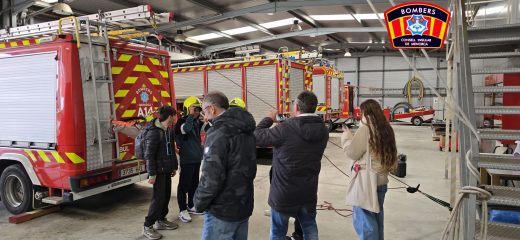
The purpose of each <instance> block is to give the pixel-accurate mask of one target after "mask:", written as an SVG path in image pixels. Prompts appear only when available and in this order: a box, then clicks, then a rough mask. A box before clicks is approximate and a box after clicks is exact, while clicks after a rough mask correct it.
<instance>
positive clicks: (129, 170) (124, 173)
mask: <svg viewBox="0 0 520 240" xmlns="http://www.w3.org/2000/svg"><path fill="white" fill-rule="evenodd" d="M138 169H139V170H138ZM143 171H144V165H140V166H134V167H129V168H125V169H121V170H120V171H119V176H121V177H126V176H130V175H133V174H138V173H140V172H143Z"/></svg>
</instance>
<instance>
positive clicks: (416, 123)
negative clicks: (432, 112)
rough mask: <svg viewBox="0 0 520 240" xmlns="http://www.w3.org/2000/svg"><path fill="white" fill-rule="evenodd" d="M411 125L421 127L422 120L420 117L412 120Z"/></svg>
mask: <svg viewBox="0 0 520 240" xmlns="http://www.w3.org/2000/svg"><path fill="white" fill-rule="evenodd" d="M412 124H413V125H415V126H421V125H422V124H423V120H422V118H421V117H414V118H412Z"/></svg>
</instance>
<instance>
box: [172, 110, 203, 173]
mask: <svg viewBox="0 0 520 240" xmlns="http://www.w3.org/2000/svg"><path fill="white" fill-rule="evenodd" d="M201 128H202V122H201V121H200V120H199V119H194V118H193V117H192V116H189V115H188V116H186V117H183V118H181V119H180V120H179V121H178V122H177V124H176V125H175V142H176V143H177V147H178V148H179V156H180V159H179V163H180V164H181V165H184V164H199V163H200V162H201V161H202V143H201V141H200V130H201Z"/></svg>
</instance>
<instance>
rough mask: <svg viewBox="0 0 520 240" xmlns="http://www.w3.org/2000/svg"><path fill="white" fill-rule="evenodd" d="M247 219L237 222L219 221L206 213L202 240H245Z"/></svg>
mask: <svg viewBox="0 0 520 240" xmlns="http://www.w3.org/2000/svg"><path fill="white" fill-rule="evenodd" d="M248 224H249V218H246V219H245V220H242V221H238V222H228V221H224V220H220V219H218V218H216V217H215V216H213V214H211V213H209V212H208V211H206V212H205V214H204V226H203V227H202V240H247V230H248Z"/></svg>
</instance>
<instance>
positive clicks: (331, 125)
mask: <svg viewBox="0 0 520 240" xmlns="http://www.w3.org/2000/svg"><path fill="white" fill-rule="evenodd" d="M325 127H327V129H328V130H329V132H332V131H334V123H333V122H332V120H328V121H325Z"/></svg>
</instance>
